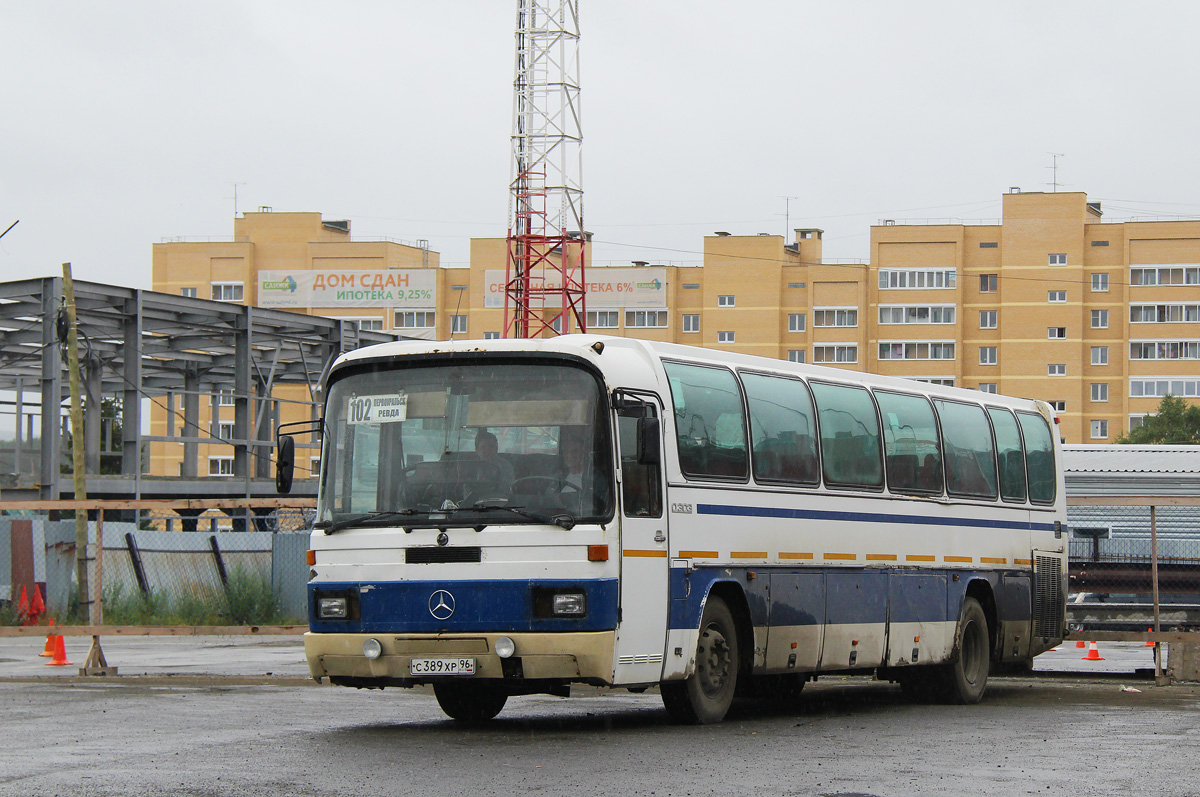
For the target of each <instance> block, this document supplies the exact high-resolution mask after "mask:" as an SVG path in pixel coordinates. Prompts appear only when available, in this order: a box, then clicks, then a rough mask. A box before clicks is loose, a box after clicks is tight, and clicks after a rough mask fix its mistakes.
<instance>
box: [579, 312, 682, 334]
mask: <svg viewBox="0 0 1200 797" xmlns="http://www.w3.org/2000/svg"><path fill="white" fill-rule="evenodd" d="M684 318H687V316H684ZM620 322H621V314H620V313H619V312H618V311H617V310H589V311H588V314H587V325H588V329H616V328H617V325H618V324H620ZM684 331H685V332H686V330H684Z"/></svg>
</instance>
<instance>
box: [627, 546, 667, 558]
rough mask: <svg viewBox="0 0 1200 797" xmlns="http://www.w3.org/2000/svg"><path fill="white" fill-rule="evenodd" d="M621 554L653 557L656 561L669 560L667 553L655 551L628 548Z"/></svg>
mask: <svg viewBox="0 0 1200 797" xmlns="http://www.w3.org/2000/svg"><path fill="white" fill-rule="evenodd" d="M621 553H622V554H623V555H624V556H648V557H651V558H654V559H666V558H667V552H666V551H654V550H650V551H643V550H637V549H634V548H626V549H625V550H624V551H622V552H621Z"/></svg>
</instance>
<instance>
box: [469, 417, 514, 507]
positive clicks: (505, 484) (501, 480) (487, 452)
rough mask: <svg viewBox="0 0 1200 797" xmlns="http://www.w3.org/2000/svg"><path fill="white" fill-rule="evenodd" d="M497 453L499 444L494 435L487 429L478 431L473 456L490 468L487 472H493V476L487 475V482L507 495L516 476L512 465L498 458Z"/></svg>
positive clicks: (500, 457)
mask: <svg viewBox="0 0 1200 797" xmlns="http://www.w3.org/2000/svg"><path fill="white" fill-rule="evenodd" d="M499 451H500V443H499V442H498V441H497V440H496V435H494V434H492V433H491V432H489V431H488V430H487V429H480V430H479V433H478V434H476V435H475V456H476V457H478V458H479V460H480V461H481V462H485V463H487V464H488V465H491V466H492V467H491V468H490V469H489V470H490V471H494V475H491V474H489V476H488V479H489V481H491V482H492V483H493V485H494V486H495V487H498V488H500V489H501V490H502V491H503V492H505V493H507V492H508V491H509V490H510V489H511V488H512V483H513V482H514V481H515V480H516V478H517V475H516V473H515V472H514V471H513V466H512V463H510V462H509V461H508V460H507V459H505V458H504V457H502V456H500V454H499Z"/></svg>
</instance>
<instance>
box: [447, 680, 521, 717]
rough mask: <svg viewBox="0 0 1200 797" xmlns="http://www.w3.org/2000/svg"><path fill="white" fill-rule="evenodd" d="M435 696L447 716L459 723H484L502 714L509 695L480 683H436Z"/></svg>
mask: <svg viewBox="0 0 1200 797" xmlns="http://www.w3.org/2000/svg"><path fill="white" fill-rule="evenodd" d="M433 696H434V697H436V698H437V702H438V705H439V706H441V707H442V711H444V712H446V716H448V717H450V719H453V720H458V721H459V722H483V721H484V720H490V719H491V718H492V717H495V716H496V715H497V714H499V713H500V710H501V709H503V708H504V704H505V703H506V702H508V693H507V692H505V691H503V690H501V689H499V688H497V687H495V686H490V685H486V684H479V683H436V684H434V685H433Z"/></svg>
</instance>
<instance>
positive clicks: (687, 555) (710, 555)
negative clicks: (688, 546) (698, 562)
mask: <svg viewBox="0 0 1200 797" xmlns="http://www.w3.org/2000/svg"><path fill="white" fill-rule="evenodd" d="M679 555H680V556H682V557H683V558H684V559H716V558H717V556H718V554H717V552H716V551H680V552H679Z"/></svg>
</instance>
